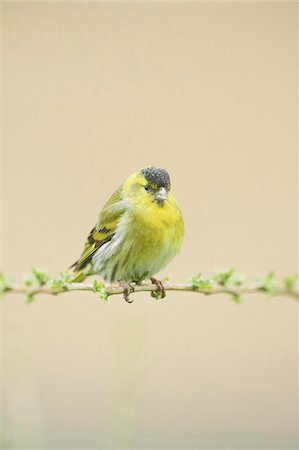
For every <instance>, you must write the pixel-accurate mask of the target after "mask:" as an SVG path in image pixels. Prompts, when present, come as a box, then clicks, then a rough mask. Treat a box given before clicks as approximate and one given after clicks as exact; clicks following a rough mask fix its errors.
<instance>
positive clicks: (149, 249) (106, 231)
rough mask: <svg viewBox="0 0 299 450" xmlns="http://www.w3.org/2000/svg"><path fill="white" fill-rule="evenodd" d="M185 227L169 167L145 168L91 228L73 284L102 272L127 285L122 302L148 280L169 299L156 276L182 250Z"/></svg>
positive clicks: (118, 192) (106, 277) (75, 266)
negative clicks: (166, 168)
mask: <svg viewBox="0 0 299 450" xmlns="http://www.w3.org/2000/svg"><path fill="white" fill-rule="evenodd" d="M183 235H184V223H183V218H182V214H181V211H180V209H179V206H178V204H177V202H176V200H175V198H174V196H173V194H172V192H171V191H170V178H169V174H168V172H167V171H166V170H165V169H162V168H160V167H146V168H144V169H142V170H139V171H138V172H135V173H133V175H131V176H130V177H129V178H128V179H127V180H126V181H125V182H124V183H123V184H122V185H121V186H120V187H119V188H118V189H117V190H116V191H115V192H114V194H112V196H111V197H110V199H109V200H108V202H107V203H106V205H105V206H104V208H103V209H102V211H101V213H100V215H99V218H98V221H97V223H96V225H95V227H94V228H93V229H92V230H91V232H90V234H89V236H88V238H87V240H86V243H85V247H84V250H83V253H82V255H81V257H80V259H79V260H78V261H76V262H75V263H74V264H73V265H72V266H71V267H72V268H73V269H74V278H73V281H82V280H84V278H86V277H87V276H89V275H93V274H99V275H101V276H102V277H103V278H104V280H107V281H109V282H111V283H113V282H119V283H121V284H122V286H123V287H124V291H125V293H124V298H125V299H126V300H127V301H130V300H129V293H130V292H132V291H133V290H134V288H133V286H132V284H131V283H133V282H135V283H140V282H141V281H142V280H144V279H150V280H151V281H152V283H155V284H156V285H157V288H158V290H160V292H161V294H162V297H164V296H165V290H164V287H163V283H162V282H161V281H159V280H157V279H156V278H153V275H154V274H155V273H157V272H159V271H160V270H161V269H162V268H163V267H164V266H165V265H166V264H167V263H169V261H170V260H171V259H172V258H173V257H174V256H175V254H176V253H177V252H178V250H179V249H180V247H181V244H182V240H183Z"/></svg>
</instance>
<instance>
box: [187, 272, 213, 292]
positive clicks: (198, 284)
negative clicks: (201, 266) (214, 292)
mask: <svg viewBox="0 0 299 450" xmlns="http://www.w3.org/2000/svg"><path fill="white" fill-rule="evenodd" d="M191 283H192V287H193V289H195V290H203V291H209V290H211V289H212V288H213V280H211V279H204V278H202V277H201V273H199V274H198V275H194V276H193V277H192V278H191Z"/></svg>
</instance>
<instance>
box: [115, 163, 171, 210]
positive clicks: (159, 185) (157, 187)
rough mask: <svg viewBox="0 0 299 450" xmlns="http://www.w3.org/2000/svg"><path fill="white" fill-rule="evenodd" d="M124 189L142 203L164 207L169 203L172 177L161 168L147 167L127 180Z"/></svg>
mask: <svg viewBox="0 0 299 450" xmlns="http://www.w3.org/2000/svg"><path fill="white" fill-rule="evenodd" d="M124 189H125V190H126V191H127V193H128V196H129V197H134V198H135V199H136V200H138V201H140V202H144V203H145V204H148V203H149V202H153V201H154V202H157V203H158V204H159V205H163V204H164V203H165V202H167V201H168V196H169V191H170V177H169V174H168V172H167V171H166V170H165V169H162V168H161V167H145V168H144V169H141V170H140V171H138V172H136V173H135V174H133V175H131V176H130V177H129V178H128V179H127V181H126V182H125V186H124Z"/></svg>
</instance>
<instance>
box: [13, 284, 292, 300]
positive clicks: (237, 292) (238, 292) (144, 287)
mask: <svg viewBox="0 0 299 450" xmlns="http://www.w3.org/2000/svg"><path fill="white" fill-rule="evenodd" d="M163 285H164V287H165V290H166V291H181V292H192V293H194V294H195V293H196V294H202V295H208V296H210V295H215V294H227V295H229V296H235V297H240V296H243V295H245V294H246V295H247V294H257V293H264V294H265V293H266V292H265V289H264V288H263V287H257V286H242V287H238V288H237V287H236V288H235V287H226V286H217V285H216V286H215V287H212V288H209V289H202V288H196V287H194V285H192V284H191V283H190V284H180V283H169V282H164V283H163ZM133 287H134V293H137V292H157V291H158V290H159V289H158V287H157V286H156V285H155V284H147V283H143V284H140V285H138V284H137V285H135V284H134V283H133ZM73 291H90V292H95V287H94V285H93V284H85V283H65V284H64V286H63V288H62V289H61V290H58V291H55V290H53V289H51V287H50V286H49V285H43V286H38V287H32V286H30V287H26V286H24V287H23V286H17V285H14V286H10V287H9V289H8V290H7V292H6V293H11V294H22V295H25V296H26V297H33V296H35V295H38V294H47V295H59V294H62V293H66V292H73ZM104 292H105V294H106V298H108V297H110V296H112V295H118V294H123V293H124V288H123V287H122V286H120V285H118V284H111V285H107V286H104ZM268 295H269V296H271V297H273V296H275V297H277V296H287V297H291V298H293V299H295V300H299V292H296V291H292V290H288V289H286V288H276V289H275V290H273V292H270V293H268Z"/></svg>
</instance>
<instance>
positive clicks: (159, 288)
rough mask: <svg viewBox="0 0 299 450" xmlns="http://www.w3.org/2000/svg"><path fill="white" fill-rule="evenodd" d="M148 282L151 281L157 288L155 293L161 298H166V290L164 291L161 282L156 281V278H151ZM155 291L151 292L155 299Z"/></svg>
mask: <svg viewBox="0 0 299 450" xmlns="http://www.w3.org/2000/svg"><path fill="white" fill-rule="evenodd" d="M150 280H151V282H152V283H153V284H155V285H156V286H157V291H158V292H160V293H161V298H164V297H166V290H165V287H164V285H163V283H162V281H161V280H157V278H153V277H152V278H151V279H150ZM157 291H152V292H151V296H152V297H155V298H156V295H155V293H156V292H157Z"/></svg>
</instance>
